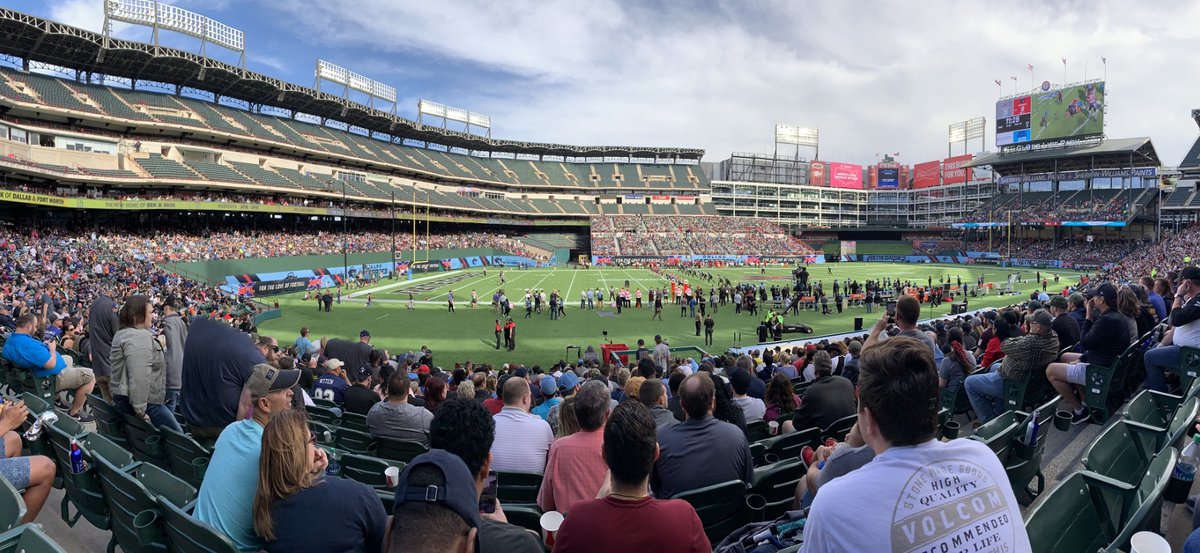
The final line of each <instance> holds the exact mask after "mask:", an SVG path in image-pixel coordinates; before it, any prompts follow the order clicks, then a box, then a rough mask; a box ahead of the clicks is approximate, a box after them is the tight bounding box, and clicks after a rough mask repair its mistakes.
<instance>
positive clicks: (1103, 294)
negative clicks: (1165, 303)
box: [1046, 282, 1133, 424]
mask: <svg viewBox="0 0 1200 553" xmlns="http://www.w3.org/2000/svg"><path fill="white" fill-rule="evenodd" d="M1116 305H1117V287H1116V286H1113V285H1112V284H1110V283H1107V282H1106V283H1103V284H1101V285H1100V286H1098V287H1096V289H1095V290H1093V291H1091V292H1089V293H1088V299H1087V320H1086V321H1084V323H1083V334H1082V335H1081V336H1080V337H1079V345H1080V346H1081V347H1082V348H1083V353H1082V354H1079V353H1070V352H1068V353H1064V354H1063V355H1062V360H1061V362H1060V363H1051V364H1050V366H1049V367H1047V368H1046V378H1048V379H1049V380H1050V384H1051V385H1052V386H1054V390H1055V391H1056V392H1058V393H1059V394H1061V395H1062V397H1063V400H1065V401H1066V402H1067V406H1068V407H1070V408H1071V413H1072V417H1071V423H1072V424H1080V423H1084V422H1087V420H1088V419H1089V418H1091V413H1089V412H1088V409H1085V407H1086V406H1085V405H1084V403H1083V398H1085V397H1086V396H1085V394H1084V393H1083V388H1082V387H1083V384H1084V382H1086V381H1087V366H1088V364H1090V363H1095V364H1097V365H1103V366H1105V367H1111V366H1113V363H1115V362H1116V361H1117V357H1120V356H1121V353H1123V352H1124V351H1125V348H1126V347H1128V346H1129V344H1130V342H1131V340H1130V338H1129V336H1130V327H1131V326H1132V325H1133V322H1132V321H1130V320H1129V319H1128V318H1127V317H1126V316H1125V315H1122V314H1121V313H1120V312H1119V311H1117V309H1116ZM1055 345H1056V346H1057V343H1056V344H1055Z"/></svg>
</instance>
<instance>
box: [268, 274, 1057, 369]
mask: <svg viewBox="0 0 1200 553" xmlns="http://www.w3.org/2000/svg"><path fill="white" fill-rule="evenodd" d="M829 267H832V269H833V276H832V277H831V276H830V275H829V274H828V272H827V268H829ZM810 271H811V274H812V277H811V279H810V280H811V281H818V280H824V281H825V282H824V285H825V290H826V291H827V292H832V283H831V279H832V278H837V279H839V280H840V279H843V278H851V279H857V280H859V281H862V280H863V279H866V278H882V277H883V276H890V277H892V278H899V279H913V280H919V281H920V282H925V280H926V278H927V277H928V276H933V280H934V282H935V283H936V282H937V280H938V277H939V276H942V275H949V276H950V277H951V278H953V277H955V276H960V275H961V276H962V279H963V282H968V283H971V284H972V286H973V285H974V283H975V281H976V278H977V276H978V275H980V274H983V275H984V277H985V279H986V280H987V281H996V282H1003V281H1005V280H1006V275H1007V274H1008V273H1010V272H1020V273H1022V274H1024V275H1028V277H1027V278H1028V280H1029V281H1030V282H1028V283H1026V284H1018V285H1017V287H1016V289H1017V291H1019V292H1022V293H1023V295H1022V296H1014V295H1007V296H999V295H989V296H986V297H980V298H971V299H970V304H969V307H970V308H971V309H976V308H980V307H987V306H999V305H1009V304H1012V303H1016V302H1017V301H1019V300H1020V299H1021V298H1022V297H1028V294H1029V292H1030V291H1032V290H1033V289H1034V287H1035V284H1034V283H1033V282H1032V279H1033V278H1034V273H1035V271H1034V270H1032V269H1030V270H1020V269H1006V268H1000V267H995V266H982V265H981V266H966V265H911V264H892V263H839V264H829V265H814V266H812V267H810ZM712 272H714V273H716V274H721V275H724V276H726V277H728V278H729V279H730V280H732V281H733V282H734V283H737V282H750V281H754V280H753V279H760V278H762V277H761V276H760V275H759V271H758V270H757V269H752V268H727V269H718V270H714V271H712ZM1059 274H1060V275H1061V277H1062V283H1063V284H1062V285H1066V284H1069V283H1073V282H1075V279H1076V278H1077V274H1078V273H1076V272H1070V271H1060V272H1059ZM1043 275H1047V276H1049V273H1047V272H1045V271H1043ZM766 276H767V277H775V278H778V279H779V280H766V281H763V282H764V283H765V285H766V286H767V288H768V289H769V288H770V286H771V284H773V283H774V284H779V285H784V284H790V282H791V281H790V269H785V268H782V267H780V268H772V269H768V270H767V275H766ZM505 277H506V279H507V284H506V285H505V286H504V289H505V291H506V293H507V294H508V295H509V297H510V298H511V299H512V301H513V304H514V305H513V311H512V314H513V319H514V321H516V324H517V349H516V351H514V352H508V351H497V350H496V349H495V348H494V346H495V334H494V330H493V321H494V320H495V319H496V317H497V316H498V315H496V313H495V312H494V311H493V310H492V308H491V306H490V303H491V297H492V293H493V292H494V291H495V290H496V289H497V288H499V287H500V282H499V278H498V273H497V271H496V268H494V267H493V268H490V269H489V270H488V272H487V276H486V277H484V276H483V274H482V271H480V270H477V269H471V270H469V271H459V272H452V273H433V274H430V275H421V276H419V277H417V279H416V280H414V281H412V282H409V281H402V280H396V281H384V282H382V283H380V284H379V285H377V286H375V287H374V288H371V289H366V290H355V291H353V292H354V297H351V298H347V297H345V296H343V299H342V303H341V304H335V305H334V306H333V311H332V312H330V313H318V312H317V311H316V305H315V303H313V302H311V301H309V302H305V301H304V300H303V297H304V294H292V295H287V296H278V297H277V298H278V300H279V302H280V306H281V307H282V310H283V317H282V318H280V319H276V320H273V321H268V322H265V323H263V324H262V325H261V327H260V329H259V330H260V332H261V333H264V334H268V335H272V336H275V337H276V338H278V339H279V342H280V344H281V345H282V344H290V343H291V342H293V341H294V340H295V339H296V337H297V336H298V335H299V334H298V332H299V329H300V327H301V326H308V327H309V328H310V330H311V332H312V336H313V337H314V338H319V337H321V336H329V337H342V338H351V339H353V338H355V337H357V335H358V331H359V330H361V329H367V330H369V331H370V332H371V335H372V343H373V344H374V345H375V346H376V347H382V348H385V349H388V350H389V351H391V352H392V353H393V354H394V353H396V352H400V351H407V350H416V349H417V348H419V347H421V346H422V345H427V346H429V347H430V349H432V350H433V352H434V354H435V359H437V360H438V363H439V364H440V365H442V366H443V367H445V366H453V364H454V363H455V362H460V361H465V360H470V361H473V362H476V363H479V362H486V363H504V362H522V363H525V364H529V365H532V364H543V365H545V364H549V363H553V362H555V361H557V360H559V359H563V358H564V357H565V356H566V350H565V348H566V346H568V345H579V346H584V347H586V346H588V345H592V346H595V347H596V348H597V351H598V350H599V346H600V344H602V343H604V339H603V336H602V331H605V330H607V331H608V333H609V338H610V339H611V340H612V341H613V342H614V343H625V344H628V345H630V346H631V347H633V346H634V345H635V344H636V343H637V339H638V338H642V339H645V340H646V342H647V343H649V344H651V345H652V344H653V341H652V340H653V338H654V335H655V334H661V335H662V336H663V337H665V338H667V339H668V340H669V341H670V343H671V345H672V346H673V347H679V346H701V347H703V344H704V339H703V337H698V336H696V332H695V322H694V319H691V318H681V317H680V315H679V307H678V306H675V305H674V304H668V305H665V306H664V308H663V320H662V321H651V320H650V315H651V313H652V309H649V308H642V309H637V308H632V309H626V310H624V312H623V313H622V314H621V315H620V316H617V315H616V313H615V310H614V309H612V307H611V306H610V305H609V302H608V297H607V294H605V307H604V309H602V310H601V309H595V310H583V311H581V310H580V309H579V292H580V291H581V290H583V289H585V288H593V289H594V288H596V287H605V288H606V287H608V286H612V287H614V288H619V287H620V286H622V285H624V284H625V281H629V283H630V285H632V286H639V287H643V288H648V287H651V286H654V287H657V288H661V287H662V286H663V284H664V283H665V281H664V280H663V279H662V278H661V277H659V276H657V275H655V274H654V273H652V272H650V271H648V270H640V269H628V270H624V269H611V268H609V269H579V270H576V269H573V268H558V269H532V270H523V271H518V270H508V271H505ZM449 280H457V281H456V282H448V281H449ZM691 281H692V284H693V285H695V284H696V279H691ZM754 282H757V281H754ZM700 285H701V286H702V287H703V288H704V289H705V294H707V289H708V288H709V286H708V283H701V284H700ZM1051 286H1053V283H1052V284H1051ZM410 288H414V289H419V290H420V291H419V292H417V293H416V299H417V301H418V303H417V307H416V309H407V308H406V303H407V298H408V290H409V289H410ZM530 288H541V289H545V290H546V293H547V294H549V293H550V291H551V290H554V289H557V290H559V291H561V292H562V293H563V294H564V297H565V298H567V300H568V301H567V304H566V317H565V318H562V319H560V320H551V319H550V317H549V315H548V313H546V312H545V311H543V313H542V314H540V315H538V314H535V315H534V316H533V318H531V319H524V318H522V317H524V313H525V309H524V305H523V304H522V303H521V302H520V299H521V297H522V296H523V295H524V293H525V290H526V289H530ZM1060 289H1061V288H1060ZM368 290H373V291H374V296H375V300H374V301H375V305H372V306H370V307H367V306H366V305H365V299H366V292H367V291H368ZM450 290H453V291H454V296H455V307H456V310H457V313H448V312H447V307H446V301H445V300H446V293H447V292H448V291H450ZM472 290H475V291H477V292H478V294H479V301H480V304H479V307H478V308H476V309H471V308H470V306H469V301H470V297H471V291H472ZM1051 291H1052V292H1053V288H1051ZM272 299H274V298H272ZM646 303H647V302H643V304H644V305H645V304H646ZM518 304H520V305H518ZM831 304H832V300H831ZM760 307H761V304H760ZM830 308H831V310H832V309H833V306H832V305H831V306H830ZM949 311H950V306H949V304H943V305H942V306H941V307H940V308H939V309H938V310H937V311H936V313H934V312H933V310H931V309H930V308H929V307H926V308H925V309H924V311H923V312H922V318H928V317H930V316H933V315H935V314H936V315H945V314H948V313H949ZM834 313H835V314H833V315H830V316H828V317H826V316H822V315H821V314H820V313H815V312H813V311H801V312H800V316H799V317H793V316H788V317H785V319H784V320H785V322H786V323H788V324H791V323H793V322H802V323H804V324H807V325H809V326H812V327H813V328H814V330H815V333H814V334H812V335H811V336H820V335H823V334H837V333H842V332H849V331H851V330H853V328H854V321H853V320H854V317H856V316H861V317H865V320H864V326H865V327H866V328H870V326H871V324H872V323H873V321H874V318H876V317H878V316H879V310H878V309H876V311H875V314H874V315H867V314H866V309H865V308H863V307H853V308H850V309H848V310H847V311H846V312H845V313H843V314H841V315H838V314H836V310H835V311H834ZM761 315H762V312H761V311H760V316H759V317H750V316H749V315H747V314H745V313H743V314H741V315H735V314H734V310H733V308H732V306H726V307H718V310H717V312H716V313H715V315H714V316H713V318H714V320H715V321H716V329H715V332H714V344H713V347H711V348H705V349H706V350H707V351H710V352H720V351H724V350H725V349H726V348H729V347H736V346H747V345H752V344H753V343H755V342H756V341H757V338H756V336H755V329H756V327H757V326H758V322H759V320H760V319H761ZM737 333H741V335H742V342H740V343H739V342H736V341H735V334H737ZM802 336H804V335H799V334H785V335H784V338H785V339H790V338H796V337H802ZM572 356H574V351H572Z"/></svg>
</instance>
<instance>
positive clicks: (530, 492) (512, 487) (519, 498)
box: [496, 471, 542, 504]
mask: <svg viewBox="0 0 1200 553" xmlns="http://www.w3.org/2000/svg"><path fill="white" fill-rule="evenodd" d="M541 487H542V475H541V474H537V473H533V472H499V471H498V472H496V498H497V499H499V500H500V502H501V503H504V504H508V503H536V502H537V495H538V490H539V489H540V488H541Z"/></svg>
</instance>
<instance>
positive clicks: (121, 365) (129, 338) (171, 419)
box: [109, 295, 182, 431]
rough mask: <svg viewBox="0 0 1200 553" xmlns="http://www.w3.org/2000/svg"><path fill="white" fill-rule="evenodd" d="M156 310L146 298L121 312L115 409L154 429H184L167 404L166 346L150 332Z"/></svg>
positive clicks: (113, 358) (116, 343) (114, 367)
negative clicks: (142, 421) (160, 427)
mask: <svg viewBox="0 0 1200 553" xmlns="http://www.w3.org/2000/svg"><path fill="white" fill-rule="evenodd" d="M153 313H154V308H153V306H151V305H150V300H149V298H147V297H146V296H143V295H136V296H130V297H129V299H127V300H126V301H125V305H122V306H121V310H120V311H119V312H118V313H117V318H118V320H119V321H120V324H121V328H120V330H117V333H116V334H114V335H113V342H112V355H110V359H111V361H112V381H111V382H110V383H109V386H110V389H111V390H112V395H113V408H114V409H115V410H116V411H117V412H119V413H123V414H126V415H133V416H136V417H141V418H143V419H145V420H148V421H150V423H151V424H153V425H154V426H165V427H168V428H174V429H175V430H180V431H182V429H181V428H180V427H179V423H178V422H177V421H176V420H175V415H173V414H172V413H171V410H170V409H168V408H167V407H166V405H164V404H165V403H166V395H167V392H166V362H165V361H164V359H163V346H162V344H161V343H160V342H159V341H158V340H155V339H154V336H153V335H152V334H151V333H150V321H151V318H152V317H153Z"/></svg>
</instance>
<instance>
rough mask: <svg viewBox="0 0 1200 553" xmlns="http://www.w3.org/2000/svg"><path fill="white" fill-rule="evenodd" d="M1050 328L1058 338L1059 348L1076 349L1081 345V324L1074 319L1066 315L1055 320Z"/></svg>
mask: <svg viewBox="0 0 1200 553" xmlns="http://www.w3.org/2000/svg"><path fill="white" fill-rule="evenodd" d="M1050 328H1051V329H1052V330H1054V334H1056V335H1057V336H1058V347H1060V348H1065V347H1067V346H1072V347H1074V346H1075V344H1077V343H1079V322H1078V321H1076V320H1075V318H1074V317H1071V316H1070V315H1066V314H1063V315H1059V316H1057V317H1055V318H1054V322H1053V323H1050Z"/></svg>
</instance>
